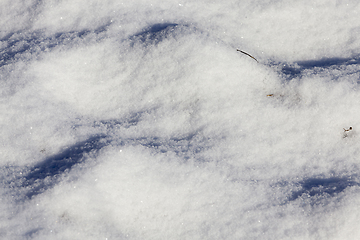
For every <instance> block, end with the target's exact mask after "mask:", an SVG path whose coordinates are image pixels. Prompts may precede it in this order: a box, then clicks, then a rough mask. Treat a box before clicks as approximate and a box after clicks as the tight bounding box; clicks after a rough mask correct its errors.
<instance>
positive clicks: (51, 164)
mask: <svg viewBox="0 0 360 240" xmlns="http://www.w3.org/2000/svg"><path fill="white" fill-rule="evenodd" d="M108 144H109V142H108V140H107V139H106V136H104V135H100V136H93V137H90V138H89V139H87V140H85V141H83V142H80V143H77V144H74V145H72V146H70V147H68V148H67V149H66V150H64V151H62V152H60V153H58V154H56V155H53V156H50V157H48V158H47V159H45V160H44V161H42V162H41V163H39V164H37V165H35V166H34V167H32V168H31V169H30V171H29V173H28V174H27V175H26V176H25V177H24V179H23V184H22V186H23V187H30V190H29V191H28V192H27V194H26V196H27V197H29V198H32V197H33V196H35V195H38V194H40V193H42V192H44V191H45V190H46V189H48V188H51V187H53V186H54V185H55V184H56V183H57V177H58V176H59V175H61V174H63V173H65V172H68V171H69V170H71V168H72V167H74V166H75V165H76V164H79V163H82V162H83V161H84V160H85V157H86V156H85V155H86V154H90V153H95V152H96V151H98V150H100V149H101V148H103V147H104V146H106V145H108Z"/></svg>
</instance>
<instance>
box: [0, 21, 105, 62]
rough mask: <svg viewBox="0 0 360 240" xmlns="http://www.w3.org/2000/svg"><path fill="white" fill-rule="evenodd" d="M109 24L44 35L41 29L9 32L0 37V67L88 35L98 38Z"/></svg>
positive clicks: (35, 55)
mask: <svg viewBox="0 0 360 240" xmlns="http://www.w3.org/2000/svg"><path fill="white" fill-rule="evenodd" d="M109 25H110V23H106V24H104V25H102V26H100V27H98V28H96V29H84V30H81V31H70V32H58V33H55V34H54V35H52V36H45V34H44V33H43V32H41V31H34V32H16V33H9V34H7V35H6V36H5V37H3V38H2V39H0V45H1V46H4V47H2V48H0V67H2V66H4V65H7V64H11V63H14V62H16V61H18V60H19V59H22V60H29V59H31V58H32V57H37V56H38V54H40V53H41V52H46V51H49V50H51V49H53V48H55V47H58V46H65V45H70V46H71V45H72V44H73V43H74V42H76V40H83V39H85V38H86V37H88V36H90V37H91V38H96V39H98V38H99V36H98V35H99V34H101V33H104V32H106V31H107V27H108V26H109ZM91 34H94V36H91ZM100 39H101V37H100Z"/></svg>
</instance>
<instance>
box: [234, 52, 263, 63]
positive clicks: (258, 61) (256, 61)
mask: <svg viewBox="0 0 360 240" xmlns="http://www.w3.org/2000/svg"><path fill="white" fill-rule="evenodd" d="M236 51H238V52H241V53H243V54H245V55H247V56H249V57H251V58H252V59H254V60H255V61H256V62H259V61H258V60H256V58H254V57H253V56H251V55H250V54H248V53H247V52H244V51H241V50H240V49H236Z"/></svg>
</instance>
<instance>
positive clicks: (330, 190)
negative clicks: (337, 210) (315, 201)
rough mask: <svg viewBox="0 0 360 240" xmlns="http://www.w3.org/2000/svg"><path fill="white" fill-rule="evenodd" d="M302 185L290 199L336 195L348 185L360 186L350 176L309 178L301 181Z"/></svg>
mask: <svg viewBox="0 0 360 240" xmlns="http://www.w3.org/2000/svg"><path fill="white" fill-rule="evenodd" d="M300 185H301V189H300V190H299V191H295V192H293V193H292V194H291V196H290V197H289V201H295V200H297V199H299V198H303V197H305V198H312V197H328V196H330V197H334V196H336V195H337V194H339V193H341V192H343V191H345V190H346V189H347V188H348V187H353V186H360V184H359V183H358V182H356V181H353V180H351V179H350V178H348V177H331V178H308V179H306V180H304V181H302V182H300Z"/></svg>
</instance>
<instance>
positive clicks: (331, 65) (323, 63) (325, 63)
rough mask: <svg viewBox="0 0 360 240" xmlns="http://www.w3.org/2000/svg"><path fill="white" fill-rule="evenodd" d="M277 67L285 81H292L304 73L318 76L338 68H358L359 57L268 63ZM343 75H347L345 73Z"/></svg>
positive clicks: (351, 71) (359, 63) (351, 70)
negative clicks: (312, 72)
mask: <svg viewBox="0 0 360 240" xmlns="http://www.w3.org/2000/svg"><path fill="white" fill-rule="evenodd" d="M275 65H279V66H280V67H281V69H280V71H281V73H282V74H283V75H284V76H285V79H286V80H292V79H294V78H298V77H301V76H302V75H303V73H304V71H309V70H310V71H314V73H316V74H318V73H321V72H324V71H332V70H336V69H338V68H340V67H348V66H352V65H359V66H360V56H355V57H352V58H337V57H334V58H322V59H319V60H308V61H297V62H294V63H275V62H272V63H270V66H275ZM349 71H350V73H354V71H355V72H360V69H359V70H354V69H350V70H349ZM345 74H349V72H348V71H346V73H345Z"/></svg>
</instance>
